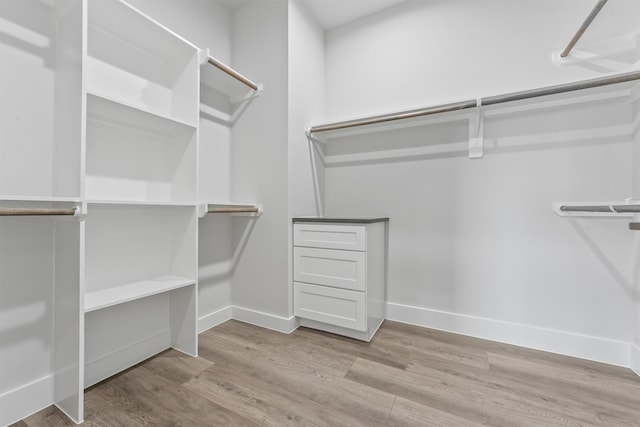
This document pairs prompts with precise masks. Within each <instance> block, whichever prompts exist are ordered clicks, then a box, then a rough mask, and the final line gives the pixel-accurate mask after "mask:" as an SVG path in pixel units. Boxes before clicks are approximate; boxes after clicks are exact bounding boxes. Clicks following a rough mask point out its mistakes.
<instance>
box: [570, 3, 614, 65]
mask: <svg viewBox="0 0 640 427" xmlns="http://www.w3.org/2000/svg"><path fill="white" fill-rule="evenodd" d="M605 3H607V0H598V4H596V5H595V7H594V8H593V10H592V11H591V13H590V14H589V16H587V19H585V20H584V22H583V23H582V25H580V28H578V31H576V33H575V35H574V36H573V38H572V39H571V41H570V42H569V44H568V45H567V47H565V48H564V50H563V51H562V53H561V54H560V57H561V58H566V56H567V55H569V52H571V49H573V47H574V46H575V45H576V43H578V40H580V37H582V35H583V34H584V32H585V31H587V28H589V25H591V23H592V22H593V20H594V19H595V18H596V16H597V15H598V13H600V10H601V9H602V8H603V7H604V5H605Z"/></svg>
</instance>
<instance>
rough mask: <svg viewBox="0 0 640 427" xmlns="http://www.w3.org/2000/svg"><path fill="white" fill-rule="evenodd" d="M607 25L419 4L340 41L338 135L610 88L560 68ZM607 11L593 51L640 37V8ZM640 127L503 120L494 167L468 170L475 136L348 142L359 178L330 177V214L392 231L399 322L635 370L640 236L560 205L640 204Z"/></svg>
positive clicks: (345, 168)
mask: <svg viewBox="0 0 640 427" xmlns="http://www.w3.org/2000/svg"><path fill="white" fill-rule="evenodd" d="M591 7H592V5H591V4H588V5H587V4H586V3H585V2H580V1H573V0H572V1H569V0H566V1H565V0H563V1H557V0H553V1H551V0H548V1H540V2H527V1H512V0H508V1H507V0H495V1H484V2H476V1H472V0H448V1H438V0H436V1H430V2H419V1H414V2H408V3H405V4H403V5H400V6H398V7H395V8H393V9H390V10H387V11H386V12H382V13H378V14H376V15H374V16H372V17H369V18H365V19H363V20H360V21H357V22H354V23H352V24H347V25H345V26H342V27H340V28H338V29H336V30H332V31H330V32H329V33H328V34H327V37H326V76H327V80H326V91H327V113H326V116H325V118H326V119H327V120H328V121H330V120H341V119H347V118H353V117H362V116H366V115H369V114H380V113H385V112H390V111H395V110H405V109H410V108H416V107H423V106H429V105H437V104H440V103H443V102H450V101H457V100H464V99H474V98H476V97H478V96H486V95H492V94H499V93H505V92H510V91H515V90H522V89H527V88H534V87H540V86H545V85H551V84H557V83H562V82H566V81H572V80H579V79H584V78H590V77H596V76H599V75H601V73H603V72H607V73H608V72H611V71H612V68H606V67H602V66H601V65H602V64H601V63H598V64H596V63H595V62H594V63H587V64H582V65H571V66H558V65H555V64H554V63H553V61H552V53H553V52H554V51H558V50H561V49H562V48H563V47H564V45H565V44H566V43H567V42H568V40H569V39H570V38H571V36H572V34H573V32H575V30H576V29H577V27H578V25H579V24H580V22H581V21H582V20H583V19H584V17H585V16H586V14H587V13H588V12H589V10H590V8H591ZM605 9H607V10H603V13H602V15H601V16H599V17H598V20H597V21H596V22H594V25H593V28H592V31H591V30H590V31H591V32H590V34H589V37H590V39H589V38H587V39H585V44H586V43H589V42H593V41H594V40H597V39H598V37H615V36H618V35H622V34H627V33H630V32H632V31H634V30H635V31H637V30H638V27H639V25H638V19H637V17H638V13H639V12H640V3H638V2H631V1H620V2H613V3H611V4H608V5H607V7H606V8H605ZM550 11H553V13H550ZM636 60H637V58H636ZM608 65H611V63H608ZM615 66H616V67H620V68H621V69H620V70H619V71H624V69H623V68H624V64H621V63H620V61H615ZM630 123H631V112H630V109H629V107H628V104H626V105H625V104H624V103H620V104H617V103H603V104H598V105H595V104H586V105H585V104H582V105H579V106H575V107H571V108H567V107H565V108H560V109H549V108H547V109H542V110H528V111H525V112H524V113H520V114H511V115H503V116H498V117H494V118H491V119H487V121H486V122H485V134H484V136H485V142H486V145H487V148H486V151H485V157H484V158H483V159H480V160H469V159H468V158H467V155H466V149H465V148H464V147H465V144H466V143H467V141H468V135H469V128H468V125H467V123H466V122H465V121H457V122H454V123H444V124H432V125H428V126H422V127H420V126H418V127H413V128H408V129H405V130H395V131H388V132H379V133H370V134H366V135H359V136H357V135H356V136H351V137H345V138H342V139H340V140H337V141H335V142H334V143H333V144H331V145H330V146H329V148H328V149H327V154H328V155H329V156H331V155H344V154H349V155H351V159H352V160H354V161H353V162H351V163H346V164H341V165H333V166H330V167H329V166H328V167H327V169H326V214H327V215H384V216H389V217H390V218H391V222H390V242H389V257H390V259H389V284H388V286H389V288H388V301H389V306H388V317H390V318H395V319H398V320H403V321H408V322H413V323H418V324H423V325H425V326H431V327H436V328H441V329H447V330H452V331H456V332H461V333H466V334H471V335H476V336H481V337H485V338H489V339H495V340H499V341H506V342H512V343H515V344H519V345H524V346H529V347H534V348H541V349H545V350H549V351H555V352H559V353H565V354H571V355H575V356H580V357H586V358H591V359H596V360H603V361H606V362H609V363H614V364H620V365H625V366H629V362H630V360H629V343H630V342H631V341H632V340H633V335H632V334H633V332H632V330H631V328H630V327H629V325H630V324H631V323H632V321H633V304H632V294H633V290H632V288H633V285H632V268H631V266H632V256H631V249H632V238H633V236H632V234H630V233H629V232H628V231H627V224H626V222H625V221H624V220H615V219H614V220H602V219H589V220H568V219H566V218H560V217H558V216H556V215H555V214H554V213H553V212H552V210H551V205H552V203H553V202H554V201H605V200H623V199H624V198H625V197H629V196H631V195H632V188H631V182H632V178H631V172H632V164H631V152H632V143H631V142H632V138H631V127H630ZM447 144H448V145H447ZM436 148H437V149H438V150H436ZM399 149H409V150H410V151H411V152H412V153H414V154H411V155H407V156H403V155H401V154H402V152H401V151H400V150H399ZM378 150H379V152H378V153H376V151H378ZM436 151H439V153H436ZM363 152H367V153H364V154H368V155H374V157H375V155H376V154H377V155H379V156H378V157H379V159H378V160H369V161H366V160H363V159H364V158H365V157H364V156H363V155H362V154H363ZM415 153H422V154H417V155H416V154H415ZM380 154H382V155H380ZM394 155H395V156H396V157H395V158H393V156H394Z"/></svg>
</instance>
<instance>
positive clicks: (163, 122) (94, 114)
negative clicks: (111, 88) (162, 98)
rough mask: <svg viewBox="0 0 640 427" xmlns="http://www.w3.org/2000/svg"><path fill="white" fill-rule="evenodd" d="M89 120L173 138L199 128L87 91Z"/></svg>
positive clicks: (193, 124)
mask: <svg viewBox="0 0 640 427" xmlns="http://www.w3.org/2000/svg"><path fill="white" fill-rule="evenodd" d="M87 118H88V119H90V120H91V119H98V120H107V121H109V122H112V123H117V124H121V125H123V126H126V127H130V128H135V129H140V130H142V131H147V132H152V133H156V134H168V135H172V136H175V135H180V134H182V133H184V132H185V131H190V130H194V129H196V128H197V124H195V123H189V122H186V121H183V120H179V119H176V118H174V117H171V116H169V115H164V114H160V113H155V112H150V111H147V110H145V109H143V108H140V107H138V106H136V105H133V104H129V103H127V102H125V101H121V100H117V99H114V98H111V97H109V96H105V95H103V94H99V93H96V92H95V91H90V90H89V91H87Z"/></svg>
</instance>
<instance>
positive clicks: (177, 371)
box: [144, 349, 213, 385]
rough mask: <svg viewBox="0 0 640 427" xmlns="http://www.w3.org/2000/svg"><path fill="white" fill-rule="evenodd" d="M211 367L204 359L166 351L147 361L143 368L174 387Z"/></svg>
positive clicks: (175, 351) (208, 361) (210, 363)
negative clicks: (169, 382)
mask: <svg viewBox="0 0 640 427" xmlns="http://www.w3.org/2000/svg"><path fill="white" fill-rule="evenodd" d="M211 365H213V362H211V361H210V360H207V359H206V358H204V357H191V356H189V355H188V354H185V353H182V352H180V351H177V350H173V349H170V350H167V351H165V352H162V353H160V354H159V355H157V356H155V357H153V358H151V359H149V360H148V361H147V362H146V363H145V364H144V366H145V368H147V369H149V370H150V371H152V372H153V373H155V374H156V375H159V376H161V377H163V378H164V379H166V380H169V381H171V382H172V383H174V384H176V385H180V384H184V383H186V382H188V381H189V380H191V378H193V377H194V376H197V375H198V374H200V373H201V372H202V371H204V370H205V369H207V368H208V367H210V366H211Z"/></svg>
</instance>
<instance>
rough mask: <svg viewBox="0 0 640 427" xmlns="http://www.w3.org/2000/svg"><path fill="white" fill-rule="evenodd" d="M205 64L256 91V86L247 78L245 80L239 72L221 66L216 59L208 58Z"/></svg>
mask: <svg viewBox="0 0 640 427" xmlns="http://www.w3.org/2000/svg"><path fill="white" fill-rule="evenodd" d="M207 62H208V63H209V64H211V65H213V66H214V67H216V68H217V69H219V70H220V71H222V72H224V73H225V74H228V75H229V76H231V77H233V78H234V79H236V80H238V81H239V82H241V83H242V84H244V85H245V86H249V87H250V88H251V89H253V90H258V85H257V84H256V83H254V82H252V81H251V80H249V79H248V78H246V77H245V76H243V75H242V74H240V73H239V72H237V71H236V70H234V69H233V68H231V67H229V66H227V65H225V64H223V63H222V62H220V61H218V60H217V59H215V58H212V57H211V56H210V57H209V58H207Z"/></svg>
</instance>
